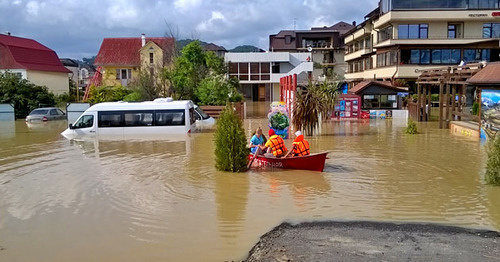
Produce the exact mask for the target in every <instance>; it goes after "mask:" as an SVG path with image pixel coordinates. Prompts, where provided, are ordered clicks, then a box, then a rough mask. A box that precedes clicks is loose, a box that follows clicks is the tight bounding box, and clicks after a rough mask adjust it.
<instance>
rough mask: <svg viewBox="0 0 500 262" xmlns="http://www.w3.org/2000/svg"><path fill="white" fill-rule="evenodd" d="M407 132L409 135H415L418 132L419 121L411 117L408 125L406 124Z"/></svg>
mask: <svg viewBox="0 0 500 262" xmlns="http://www.w3.org/2000/svg"><path fill="white" fill-rule="evenodd" d="M405 133H406V134H409V135H414V134H417V133H418V130H417V123H415V122H414V121H413V120H412V119H411V118H410V119H408V125H407V126H406V129H405Z"/></svg>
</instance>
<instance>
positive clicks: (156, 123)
mask: <svg viewBox="0 0 500 262" xmlns="http://www.w3.org/2000/svg"><path fill="white" fill-rule="evenodd" d="M195 107H196V105H195V104H194V103H193V102H192V101H189V100H184V101H174V100H173V99H172V98H158V99H155V100H154V101H148V102H139V103H136V102H130V103H128V102H106V103H99V104H95V105H93V106H91V107H90V108H89V109H87V110H86V111H85V112H83V114H82V115H81V116H80V117H79V118H78V119H77V120H76V121H75V123H73V124H69V128H68V129H66V130H65V131H64V132H62V133H61V134H62V135H63V136H64V137H66V138H68V139H76V138H81V137H99V138H101V137H102V138H134V137H137V136H139V137H140V136H141V135H146V136H155V137H157V136H158V137H163V136H164V135H169V134H172V135H183V134H184V135H185V134H188V133H191V132H192V131H194V130H196V122H197V119H200V117H199V114H200V113H199V112H197V111H199V110H200V109H199V108H195ZM205 118H206V117H205ZM205 120H206V121H208V122H213V121H214V120H213V119H212V118H210V117H209V118H207V119H205ZM201 121H203V118H201Z"/></svg>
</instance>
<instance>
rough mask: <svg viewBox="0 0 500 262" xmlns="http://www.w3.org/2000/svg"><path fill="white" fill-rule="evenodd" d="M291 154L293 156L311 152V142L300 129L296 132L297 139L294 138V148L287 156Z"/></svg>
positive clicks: (305, 154)
mask: <svg viewBox="0 0 500 262" xmlns="http://www.w3.org/2000/svg"><path fill="white" fill-rule="evenodd" d="M290 154H291V155H292V156H308V155H310V154H311V153H310V149H309V142H307V140H305V139H304V135H303V134H302V132H300V131H297V132H295V140H293V144H292V148H291V149H290V151H288V153H287V154H286V155H285V157H288V156H289V155H290Z"/></svg>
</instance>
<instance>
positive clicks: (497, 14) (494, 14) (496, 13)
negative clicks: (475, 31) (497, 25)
mask: <svg viewBox="0 0 500 262" xmlns="http://www.w3.org/2000/svg"><path fill="white" fill-rule="evenodd" d="M491 16H500V12H493V13H491Z"/></svg>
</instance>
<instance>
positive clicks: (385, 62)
mask: <svg viewBox="0 0 500 262" xmlns="http://www.w3.org/2000/svg"><path fill="white" fill-rule="evenodd" d="M397 54H398V53H397V51H396V50H393V51H389V52H385V53H381V54H377V67H385V66H393V65H395V64H396V63H397V62H398V55H397Z"/></svg>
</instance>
